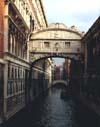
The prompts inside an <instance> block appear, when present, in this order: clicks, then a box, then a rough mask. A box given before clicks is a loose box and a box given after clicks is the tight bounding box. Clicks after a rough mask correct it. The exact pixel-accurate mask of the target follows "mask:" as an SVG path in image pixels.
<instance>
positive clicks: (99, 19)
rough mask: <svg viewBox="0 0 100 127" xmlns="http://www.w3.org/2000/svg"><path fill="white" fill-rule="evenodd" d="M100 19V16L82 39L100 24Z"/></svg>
mask: <svg viewBox="0 0 100 127" xmlns="http://www.w3.org/2000/svg"><path fill="white" fill-rule="evenodd" d="M99 21H100V16H99V17H98V18H97V19H96V21H95V22H94V23H93V24H92V26H91V27H90V28H89V29H88V31H87V32H86V34H85V35H84V37H83V38H82V40H84V39H85V38H86V37H87V36H88V34H89V33H91V31H92V30H93V28H94V27H95V26H96V24H98V23H99Z"/></svg>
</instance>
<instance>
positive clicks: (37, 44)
mask: <svg viewBox="0 0 100 127" xmlns="http://www.w3.org/2000/svg"><path fill="white" fill-rule="evenodd" d="M81 38H82V33H80V32H78V31H77V29H76V28H75V27H74V26H72V27H71V28H67V27H66V26H65V25H64V24H59V23H56V24H51V25H50V26H48V27H47V28H46V29H44V30H39V31H37V32H34V33H33V34H32V35H31V38H30V42H29V51H30V60H31V62H34V61H35V60H37V59H40V58H42V57H49V56H53V57H54V56H55V57H71V58H73V57H74V58H76V59H77V56H79V55H80V54H82V52H83V47H82V43H81Z"/></svg>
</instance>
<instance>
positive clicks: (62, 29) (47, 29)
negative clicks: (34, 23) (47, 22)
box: [33, 28, 82, 38]
mask: <svg viewBox="0 0 100 127" xmlns="http://www.w3.org/2000/svg"><path fill="white" fill-rule="evenodd" d="M52 30H53V31H57V30H60V31H68V32H72V33H75V34H77V35H79V36H80V37H81V38H82V35H81V34H80V33H79V32H77V31H73V30H70V29H64V28H46V29H43V30H40V31H37V32H35V33H33V34H34V35H36V34H38V33H41V32H45V31H52Z"/></svg>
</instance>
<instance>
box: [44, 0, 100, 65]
mask: <svg viewBox="0 0 100 127" xmlns="http://www.w3.org/2000/svg"><path fill="white" fill-rule="evenodd" d="M42 1H43V6H44V11H45V14H46V18H47V22H48V24H51V23H64V24H65V25H66V26H67V27H70V26H72V25H75V26H76V28H77V29H78V30H79V31H82V32H83V31H84V32H87V31H88V29H89V28H90V27H91V26H92V24H93V23H94V22H95V20H96V19H97V18H98V17H99V16H100V0H42ZM57 61H58V60H57ZM61 61H62V60H60V61H58V64H60V63H61Z"/></svg>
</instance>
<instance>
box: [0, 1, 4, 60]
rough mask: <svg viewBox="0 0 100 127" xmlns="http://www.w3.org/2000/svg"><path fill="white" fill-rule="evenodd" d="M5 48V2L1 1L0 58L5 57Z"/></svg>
mask: <svg viewBox="0 0 100 127" xmlns="http://www.w3.org/2000/svg"><path fill="white" fill-rule="evenodd" d="M3 46H4V0H0V57H1V58H2V57H3Z"/></svg>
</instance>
